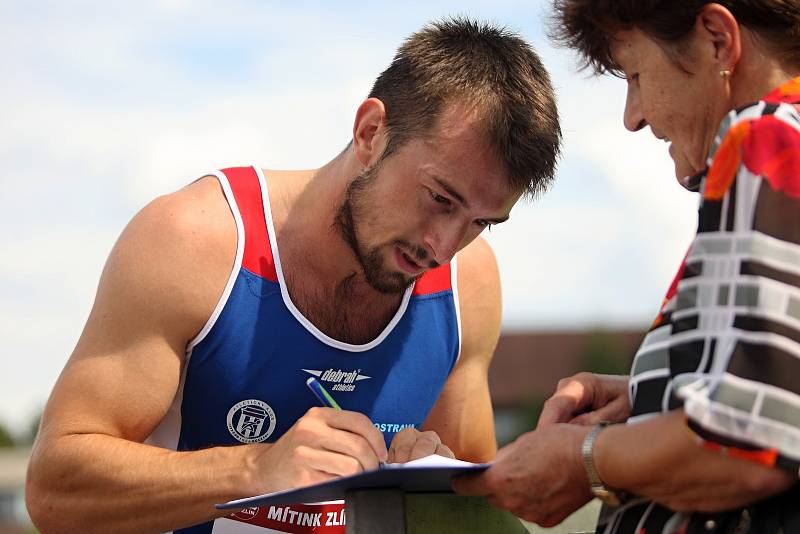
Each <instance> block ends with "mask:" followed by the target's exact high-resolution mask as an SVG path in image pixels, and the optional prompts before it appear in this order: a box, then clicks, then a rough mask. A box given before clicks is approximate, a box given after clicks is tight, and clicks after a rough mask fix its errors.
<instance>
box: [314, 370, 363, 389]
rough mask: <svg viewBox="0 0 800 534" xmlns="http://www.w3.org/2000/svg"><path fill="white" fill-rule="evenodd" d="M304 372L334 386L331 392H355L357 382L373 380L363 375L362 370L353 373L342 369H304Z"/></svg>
mask: <svg viewBox="0 0 800 534" xmlns="http://www.w3.org/2000/svg"><path fill="white" fill-rule="evenodd" d="M303 371H305V372H306V373H308V374H310V375H314V376H316V377H317V379H318V380H320V381H321V382H327V383H328V384H333V386H331V388H330V389H331V391H355V389H356V386H357V385H358V384H356V382H358V381H359V380H366V379H368V378H372V377H371V376H367V375H362V374H361V369H354V370H352V371H342V370H341V369H326V370H325V371H317V370H316V369H303Z"/></svg>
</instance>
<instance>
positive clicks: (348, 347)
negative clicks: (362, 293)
mask: <svg viewBox="0 0 800 534" xmlns="http://www.w3.org/2000/svg"><path fill="white" fill-rule="evenodd" d="M253 168H254V169H255V171H256V174H258V180H259V182H260V183H261V196H262V199H263V202H262V203H263V205H264V219H265V220H266V221H267V232H268V233H269V243H270V247H271V248H272V258H273V260H274V261H275V272H276V273H277V274H278V284H279V285H280V288H281V296H282V297H283V302H284V304H286V308H287V309H288V310H289V311H290V312H291V314H292V315H293V316H294V318H295V319H297V321H298V322H299V323H300V324H301V325H303V327H304V328H305V329H306V330H308V331H309V333H311V335H313V336H314V337H315V338H317V339H318V340H320V341H321V342H323V343H325V344H326V345H328V346H331V347H333V348H336V349H340V350H345V351H349V352H364V351H367V350H370V349H372V348H374V347H377V346H378V345H380V344H381V342H382V341H383V340H384V339H386V338H387V336H388V335H389V334H391V333H392V330H394V327H395V326H397V323H399V322H400V319H402V318H403V314H405V311H406V308H407V307H408V302H409V300H410V299H411V293H413V291H414V284H412V285H411V286H409V287H408V288H407V289H406V291H405V293H404V294H403V300H402V301H401V302H400V307H399V308H398V309H397V312H396V313H395V314H394V317H392V320H391V321H389V324H388V325H386V328H384V329H383V331H382V332H381V333H380V334H378V337H376V338H375V339H373V340H372V341H370V342H369V343H366V344H364V345H353V344H351V343H345V342H344V341H339V340H338V339H334V338H332V337H330V336H329V335H327V334H325V333H324V332H322V331H321V330H320V329H319V328H317V327H316V326H314V323H312V322H311V321H309V320H308V319H307V318H306V317H305V316H304V315H303V314H302V313H301V312H300V310H298V309H297V307H296V306H295V305H294V302H292V298H291V296H289V291H288V289H287V288H286V280H285V278H284V276H283V268H282V267H281V260H280V255H279V253H278V240H277V238H276V237H275V226H274V224H273V221H272V208H271V206H270V203H269V190H268V188H267V180H266V178H265V177H264V173H263V171H262V170H261V168H260V167H258V166H255V165H254V166H253Z"/></svg>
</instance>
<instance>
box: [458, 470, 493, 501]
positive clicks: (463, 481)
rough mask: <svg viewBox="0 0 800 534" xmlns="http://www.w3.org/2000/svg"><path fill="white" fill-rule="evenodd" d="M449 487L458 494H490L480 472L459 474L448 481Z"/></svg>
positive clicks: (478, 495) (479, 495) (477, 495)
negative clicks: (476, 473)
mask: <svg viewBox="0 0 800 534" xmlns="http://www.w3.org/2000/svg"><path fill="white" fill-rule="evenodd" d="M450 487H452V488H453V491H455V492H456V493H458V494H460V495H471V496H476V497H483V496H487V495H490V494H491V492H490V491H489V489H488V488H487V487H486V484H485V482H484V481H483V477H482V474H478V475H460V476H457V477H454V478H453V479H452V480H451V481H450Z"/></svg>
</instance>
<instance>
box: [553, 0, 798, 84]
mask: <svg viewBox="0 0 800 534" xmlns="http://www.w3.org/2000/svg"><path fill="white" fill-rule="evenodd" d="M710 3H712V2H707V1H703V0H553V7H554V8H555V15H554V17H553V20H552V24H551V28H550V37H551V38H552V39H553V40H554V41H555V42H556V43H558V44H561V45H564V46H566V47H569V48H572V49H574V50H577V51H578V53H579V54H580V56H581V60H582V65H581V68H591V69H593V70H594V72H595V73H597V74H603V73H605V72H609V73H611V74H614V75H617V76H622V72H621V69H620V68H619V66H618V65H617V64H616V63H615V62H614V58H613V57H612V56H611V50H610V47H609V39H610V36H611V35H613V34H614V33H616V32H617V31H620V30H629V29H632V28H638V29H640V30H642V31H644V32H645V33H647V34H648V35H650V36H651V37H652V38H653V39H654V40H656V41H658V42H660V43H661V44H662V45H664V47H665V49H666V50H667V51H670V48H672V51H674V50H675V46H679V45H680V43H681V42H682V41H683V39H684V38H685V37H686V36H687V35H688V34H689V33H690V32H691V31H692V28H693V27H694V23H695V20H696V19H697V15H698V14H699V13H700V10H701V9H702V8H703V6H704V5H706V4H710ZM714 3H717V4H720V5H722V6H724V7H726V8H727V9H728V10H729V11H730V12H731V13H732V14H733V16H734V17H736V20H737V21H738V22H739V24H741V25H743V26H745V27H747V28H749V29H750V30H752V31H753V32H755V34H756V35H758V37H759V38H760V39H761V40H762V42H763V43H764V44H765V45H766V46H767V48H768V49H769V50H770V51H771V52H772V53H774V54H776V56H777V57H778V58H779V59H780V60H781V62H782V63H783V64H785V65H789V66H798V65H800V0H717V1H716V2H714Z"/></svg>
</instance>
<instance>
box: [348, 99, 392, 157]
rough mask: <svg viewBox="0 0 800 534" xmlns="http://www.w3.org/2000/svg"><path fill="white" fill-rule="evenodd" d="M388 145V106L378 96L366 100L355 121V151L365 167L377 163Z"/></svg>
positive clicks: (359, 108) (357, 112)
mask: <svg viewBox="0 0 800 534" xmlns="http://www.w3.org/2000/svg"><path fill="white" fill-rule="evenodd" d="M385 146H386V108H385V107H384V105H383V102H381V101H380V100H379V99H377V98H368V99H366V100H364V101H363V102H362V103H361V105H360V106H358V111H356V119H355V122H354V123H353V153H354V154H355V156H356V159H358V161H359V163H361V165H362V166H364V167H365V168H369V167H371V166H372V165H374V164H375V162H376V161H377V160H378V158H379V157H380V156H381V154H383V149H384V148H385Z"/></svg>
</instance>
